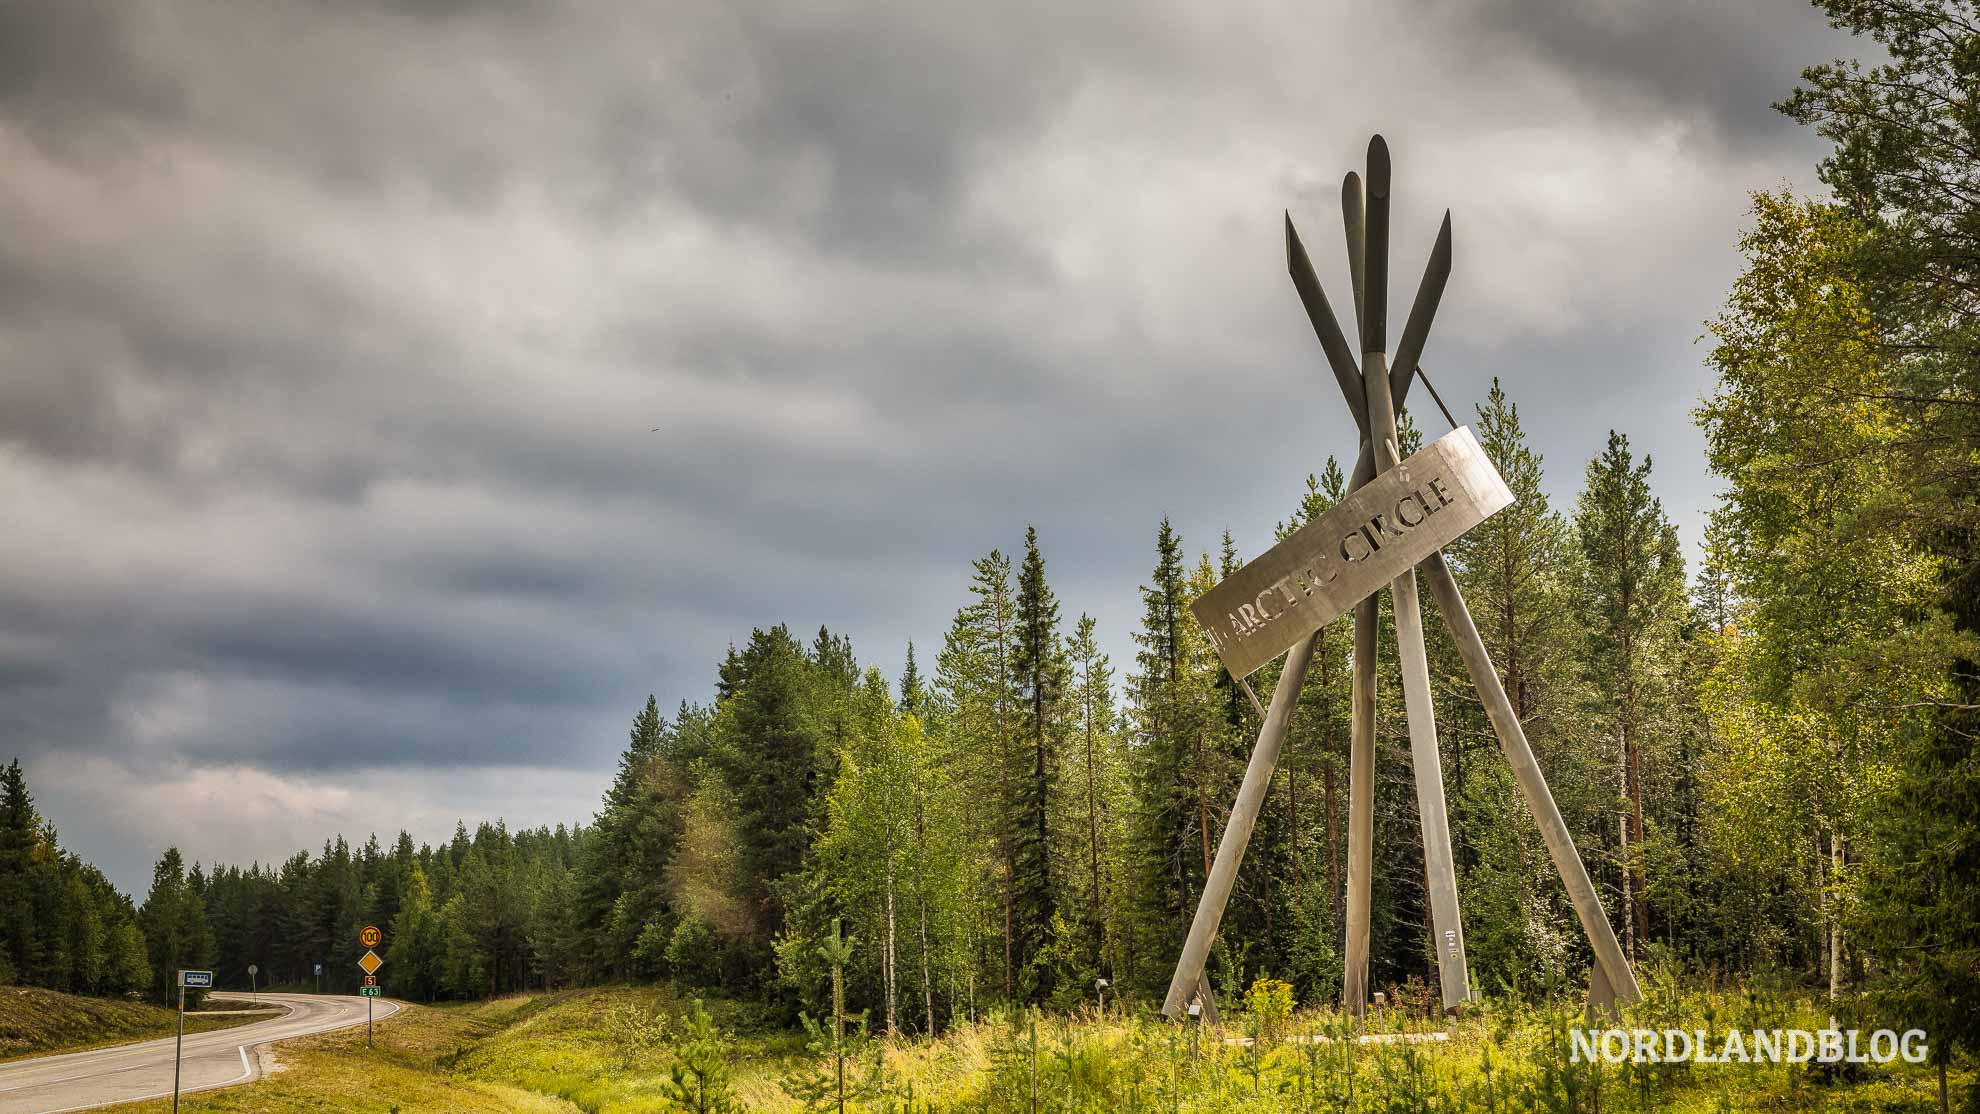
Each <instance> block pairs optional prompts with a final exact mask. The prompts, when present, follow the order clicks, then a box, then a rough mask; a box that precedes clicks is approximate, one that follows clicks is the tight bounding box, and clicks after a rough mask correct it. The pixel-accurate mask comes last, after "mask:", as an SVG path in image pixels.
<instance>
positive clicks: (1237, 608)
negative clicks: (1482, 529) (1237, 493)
mask: <svg viewBox="0 0 1980 1114" xmlns="http://www.w3.org/2000/svg"><path fill="white" fill-rule="evenodd" d="M1512 501H1513V496H1512V492H1511V491H1510V490H1509V489H1507V487H1506V482H1505V480H1503V479H1501V478H1500V477H1499V473H1498V471H1497V470H1496V469H1494V468H1493V467H1492V462H1491V460H1490V459H1489V458H1487V457H1486V455H1485V450H1483V449H1481V448H1479V447H1478V440H1477V439H1476V438H1475V437H1473V436H1472V435H1471V430H1470V429H1469V428H1466V427H1463V426H1460V427H1459V428H1457V429H1454V430H1452V431H1451V432H1449V433H1447V434H1445V435H1444V436H1443V437H1441V438H1438V439H1437V440H1436V441H1435V442H1434V443H1432V444H1430V445H1427V446H1425V447H1424V448H1423V449H1422V451H1420V452H1418V453H1416V454H1415V455H1413V456H1411V457H1410V458H1409V459H1408V460H1405V461H1403V462H1402V463H1401V464H1400V465H1398V466H1397V467H1394V468H1391V469H1389V470H1388V471H1387V472H1384V473H1382V474H1381V475H1379V476H1376V477H1375V478H1374V479H1372V480H1370V481H1368V483H1366V484H1364V485H1362V486H1361V487H1360V488H1358V489H1357V490H1355V491H1354V492H1352V493H1350V494H1349V495H1348V496H1347V497H1346V498H1344V499H1342V500H1341V501H1340V502H1339V503H1337V504H1335V506H1334V509H1333V510H1331V511H1328V512H1327V513H1326V514H1323V515H1321V516H1320V517H1319V518H1316V519H1314V520H1313V521H1311V522H1309V523H1307V524H1306V525H1304V526H1302V527H1300V528H1299V529H1297V530H1295V531H1293V532H1292V534H1291V535H1289V536H1288V537H1287V538H1286V540H1284V541H1282V542H1280V543H1279V544H1277V545H1275V546H1273V547H1272V548H1271V549H1268V550H1266V551H1265V552H1264V553H1263V554H1261V555H1260V556H1259V557H1258V558H1257V559H1255V560H1253V561H1252V562H1251V563H1250V564H1248V565H1246V566H1244V567H1243V568H1241V569H1239V570H1238V571H1236V572H1234V573H1232V574H1231V575H1229V576H1227V577H1225V578H1224V579H1223V580H1222V581H1221V582H1220V583H1218V585H1217V586H1216V587H1215V588H1212V589H1210V590H1209V591H1208V592H1205V593H1204V594H1203V595H1202V597H1201V598H1199V599H1198V600H1197V601H1196V602H1195V603H1193V604H1191V605H1190V608H1189V609H1190V612H1191V613H1192V614H1194V615H1195V616H1196V621H1197V623H1199V624H1200V625H1201V626H1202V627H1203V629H1204V631H1205V632H1207V633H1208V634H1209V636H1210V643H1211V645H1213V646H1215V647H1216V649H1217V655H1218V656H1219V657H1220V658H1222V659H1223V661H1224V667H1225V668H1226V669H1229V670H1230V671H1231V676H1233V677H1249V676H1250V675H1251V674H1252V673H1254V672H1256V671H1257V669H1258V667H1259V666H1261V665H1264V664H1265V663H1266V662H1269V661H1271V660H1272V659H1273V658H1276V657H1278V656H1279V655H1280V654H1283V653H1285V652H1286V650H1288V649H1290V648H1291V647H1292V645H1293V643H1295V642H1298V641H1299V640H1300V639H1302V638H1305V637H1306V636H1307V635H1309V634H1312V633H1313V632H1314V631H1317V630H1319V629H1320V628H1321V627H1324V626H1326V625H1327V624H1328V623H1331V622H1333V621H1334V620H1335V619H1338V618H1340V617H1341V616H1342V615H1344V614H1346V613H1347V612H1348V611H1349V610H1350V609H1351V608H1353V607H1354V605H1355V604H1356V603H1358V602H1360V601H1361V600H1362V599H1363V598H1365V597H1366V596H1368V595H1370V594H1371V593H1374V592H1377V591H1380V590H1381V589H1382V587H1383V586H1384V585H1386V584H1388V583H1389V582H1390V581H1392V580H1394V579H1395V578H1396V577H1398V576H1400V575H1402V573H1403V572H1404V571H1405V570H1407V569H1412V568H1415V567H1416V565H1417V564H1418V563H1419V562H1421V561H1422V560H1424V559H1425V558H1427V557H1429V556H1430V555H1431V554H1432V553H1435V552H1436V551H1437V550H1439V549H1441V548H1443V547H1444V546H1445V545H1446V544H1448V543H1449V542H1452V541H1454V540H1456V539H1457V538H1458V536H1459V535H1461V534H1463V533H1464V532H1465V531H1467V530H1469V529H1471V528H1472V527H1473V526H1476V525H1478V524H1479V523H1481V522H1483V521H1485V520H1486V519H1487V518H1490V517H1491V516H1493V515H1495V514H1497V513H1498V512H1500V511H1502V510H1504V509H1505V508H1506V507H1508V506H1511V505H1512Z"/></svg>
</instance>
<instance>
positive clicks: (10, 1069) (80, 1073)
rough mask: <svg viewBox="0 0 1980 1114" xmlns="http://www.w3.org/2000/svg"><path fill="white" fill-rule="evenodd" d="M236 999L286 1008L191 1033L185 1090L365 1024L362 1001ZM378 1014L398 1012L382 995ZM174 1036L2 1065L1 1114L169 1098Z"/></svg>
mask: <svg viewBox="0 0 1980 1114" xmlns="http://www.w3.org/2000/svg"><path fill="white" fill-rule="evenodd" d="M213 997H216V998H218V997H225V998H228V999H230V1000H249V999H251V1000H253V1001H256V1002H261V1003H265V1004H268V1005H276V1006H282V1007H285V1008H287V1009H288V1011H289V1012H288V1014H287V1015H286V1016H283V1017H276V1018H270V1019H269V1020H267V1021H256V1022H253V1023H252V1024H248V1025H237V1026H235V1027H233V1028H232V1029H219V1030H216V1031H214V1032H211V1033H187V1034H186V1049H185V1059H184V1061H183V1063H182V1065H181V1067H180V1072H181V1074H180V1082H179V1093H180V1094H189V1093H191V1092H193V1091H206V1090H211V1089H213V1088H215V1087H226V1086H230V1085H232V1084H235V1083H246V1082H248V1081H249V1080H251V1079H254V1078H255V1077H256V1076H259V1075H260V1074H261V1064H260V1062H259V1060H258V1058H257V1057H256V1056H255V1052H256V1050H258V1049H259V1048H261V1047H262V1046H263V1045H268V1044H273V1043H274V1042H276V1041H282V1040H288V1039H290V1038H292V1037H303V1036H308V1035H310V1034H311V1033H327V1032H329V1031H330V1030H332V1029H345V1028H349V1027H350V1026H352V1025H362V1024H364V999H363V998H357V997H345V996H343V995H329V994H325V995H322V996H318V995H315V994H254V995H248V994H226V995H218V994H216V995H213ZM374 1010H375V1012H374V1013H373V1014H372V1017H373V1018H374V1019H381V1020H382V1019H384V1018H387V1017H390V1016H392V1015H393V1014H395V1013H397V1012H399V1007H398V1006H397V1005H396V1004H395V1003H392V1002H389V1001H386V1000H385V999H383V998H380V999H378V1000H377V1005H376V1006H375V1007H374ZM172 1041H173V1038H171V1037H163V1038H160V1039H158V1040H149V1041H145V1042H143V1043H141V1044H120V1045H117V1046H116V1047H114V1048H95V1049H91V1050H89V1051H87V1052H68V1053H64V1054H62V1055H60V1056H39V1057H36V1058H34V1059H31V1060H17V1061H15V1062H13V1063H10V1064H0V1114H63V1112H66V1111H70V1110H87V1109H89V1108H91V1107H95V1106H108V1105H110V1104H112V1103H119V1102H135V1101H137V1100H139V1099H149V1098H158V1097H161V1096H169V1095H171V1093H172Z"/></svg>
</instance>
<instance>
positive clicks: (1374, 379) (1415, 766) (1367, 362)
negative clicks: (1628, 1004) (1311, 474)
mask: <svg viewBox="0 0 1980 1114" xmlns="http://www.w3.org/2000/svg"><path fill="white" fill-rule="evenodd" d="M1362 359H1363V361H1364V363H1363V367H1364V368H1365V369H1366V374H1367V376H1368V381H1369V382H1370V383H1374V384H1379V386H1377V387H1376V388H1375V389H1374V390H1371V391H1369V392H1368V424H1369V428H1370V430H1372V431H1373V432H1374V435H1375V439H1376V440H1375V446H1376V448H1375V459H1376V461H1378V462H1379V469H1378V470H1379V471H1383V472H1386V471H1388V470H1389V469H1391V468H1394V467H1396V466H1397V465H1398V464H1400V463H1401V457H1400V455H1399V452H1400V450H1398V448H1397V447H1396V411H1395V401H1394V398H1393V397H1392V396H1391V395H1390V393H1389V391H1388V390H1387V389H1386V387H1387V381H1388V363H1387V361H1386V359H1385V358H1384V357H1383V354H1382V353H1380V352H1370V353H1368V354H1367V355H1365V356H1363V357H1362ZM1389 598H1390V601H1391V603H1392V604H1393V610H1394V613H1395V623H1396V645H1397V648H1398V650H1399V652H1400V656H1401V659H1402V686H1403V702H1404V706H1405V707H1406V708H1407V710H1408V713H1409V715H1408V719H1409V757H1410V767H1411V771H1412V773H1414V775H1415V778H1416V814H1417V820H1418V822H1419V824H1420V826H1421V827H1422V830H1423V873H1424V876H1425V878H1426V880H1427V882H1428V887H1429V891H1430V894H1429V896H1430V923H1431V926H1432V928H1433V929H1434V931H1435V933H1436V937H1437V981H1438V984H1439V985H1440V987H1441V989H1442V991H1443V999H1444V1008H1445V1009H1447V1010H1449V1009H1455V1008H1457V1007H1458V1006H1460V1005H1462V1004H1464V1002H1465V1000H1466V999H1468V998H1469V997H1470V996H1471V986H1470V975H1469V972H1467V971H1466V969H1465V959H1464V921H1463V919H1462V918H1461V917H1460V916H1459V915H1458V893H1457V870H1456V867H1455V865H1454V864H1453V861H1452V856H1451V820H1450V815H1449V813H1448V812H1447V811H1446V810H1445V807H1444V766H1443V758H1442V756H1441V754H1440V752H1439V751H1438V748H1437V712H1436V706H1435V704H1434V703H1433V702H1432V700H1431V698H1430V659H1429V656H1428V654H1427V653H1426V652H1425V651H1424V648H1423V612H1422V609H1421V606H1420V605H1419V603H1418V601H1417V595H1416V570H1414V569H1406V570H1404V571H1403V573H1402V575H1401V576H1398V577H1396V578H1395V580H1394V581H1392V582H1391V583H1390V585H1389Z"/></svg>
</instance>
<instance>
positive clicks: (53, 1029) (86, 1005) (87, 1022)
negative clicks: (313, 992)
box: [0, 986, 269, 1062]
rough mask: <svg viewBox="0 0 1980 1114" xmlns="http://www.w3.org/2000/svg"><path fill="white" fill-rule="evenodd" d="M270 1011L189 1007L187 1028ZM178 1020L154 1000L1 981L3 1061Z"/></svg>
mask: <svg viewBox="0 0 1980 1114" xmlns="http://www.w3.org/2000/svg"><path fill="white" fill-rule="evenodd" d="M221 1004H222V1005H225V1003H221ZM234 1006H235V1007H236V1008H238V1007H239V1006H240V1003H235V1004H234ZM266 1016H269V1015H263V1016H262V1017H256V1016H250V1015H242V1014H235V1015H227V1016H220V1017H201V1016H200V1015H199V1014H198V1013H188V1014H186V1032H188V1033H204V1032H208V1031H210V1030H213V1029H231V1028H233V1027H234V1026H236V1025H245V1024H247V1023H249V1022H252V1021H261V1020H264V1018H265V1017H266ZM177 1024H178V1023H177V1018H176V1016H175V1015H174V1013H173V1011H171V1010H168V1009H165V1008H163V1007H162V1006H154V1005H152V1004H151V1003H149V1002H132V1001H128V1000H125V999H118V998H85V997H80V996H78V995H74V994H59V993H57V992H55V991H53V990H42V989H39V988H37V987H29V986H6V987H0V1062H4V1061H7V1060H19V1059H23V1058H25V1057H29V1056H53V1055H55V1054H57V1053H61V1052H81V1051H83V1050H85V1049H90V1048H102V1047H104V1046H106V1045H112V1044H128V1043H130V1042H132V1041H142V1040H150V1039H152V1038H153V1037H169V1036H171V1035H172V1034H173V1032H175V1031H176V1029H177Z"/></svg>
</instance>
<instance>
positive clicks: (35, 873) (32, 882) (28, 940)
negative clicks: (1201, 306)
mask: <svg viewBox="0 0 1980 1114" xmlns="http://www.w3.org/2000/svg"><path fill="white" fill-rule="evenodd" d="M140 939H141V937H140V933H139V929H138V924H137V912H136V910H134V909H133V908H132V907H131V902H130V899H129V898H127V897H125V896H124V895H123V894H121V893H119V892H118V891H117V889H116V888H115V887H114V886H112V885H111V884H110V881H109V880H108V879H107V878H105V877H104V876H103V873H102V872H101V871H99V870H97V869H96V868H95V867H94V866H91V865H89V864H88V863H85V862H83V861H82V860H81V859H79V858H77V857H76V856H75V855H73V854H70V853H68V852H66V851H64V850H62V847H61V844H60V841H59V840H57V838H56V835H55V829H54V828H53V827H52V826H51V825H49V824H46V823H44V822H43V821H42V818H41V815H40V813H39V812H38V811H37V810H36V809H35V807H34V797H33V795H32V794H31V793H29V791H28V784H27V774H26V772H25V771H23V770H22V768H21V764H20V761H19V760H18V759H16V760H15V761H13V762H11V763H9V764H8V765H7V766H5V767H0V985H12V984H21V985H26V986H36V987H43V988H47V989H50V990H59V991H66V992H71V993H77V994H104V995H115V994H123V993H125V992H127V991H132V990H137V989H141V988H145V987H147V986H148V985H149V984H150V983H151V982H152V973H151V967H150V961H149V958H148V956H147V955H146V952H145V949H144V948H143V947H142V946H141V944H140V943H139V941H140Z"/></svg>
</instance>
